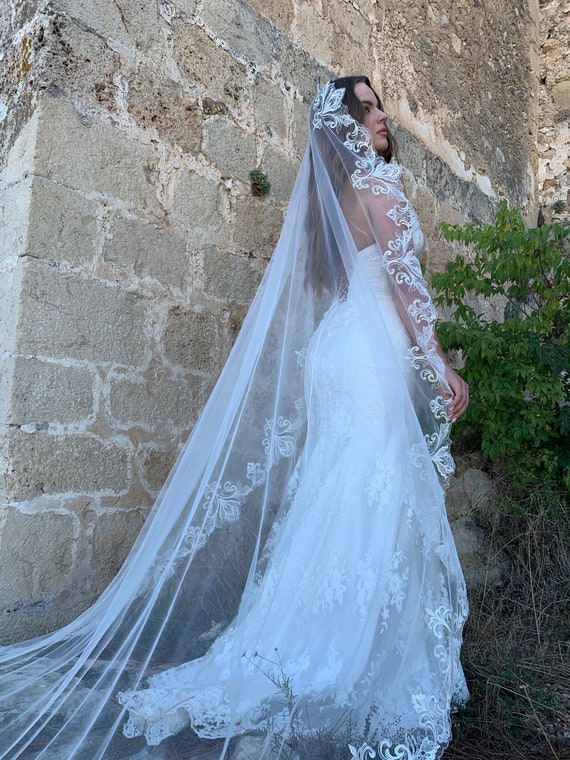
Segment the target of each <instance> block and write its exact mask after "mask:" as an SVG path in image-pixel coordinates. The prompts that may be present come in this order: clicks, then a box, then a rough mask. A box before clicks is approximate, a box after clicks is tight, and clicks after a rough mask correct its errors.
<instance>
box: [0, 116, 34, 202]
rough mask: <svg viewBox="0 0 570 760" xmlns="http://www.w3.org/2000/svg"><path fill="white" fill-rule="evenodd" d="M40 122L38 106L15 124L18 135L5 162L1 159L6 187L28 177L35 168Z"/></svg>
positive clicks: (2, 178) (0, 163) (1, 168)
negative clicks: (24, 118) (27, 116)
mask: <svg viewBox="0 0 570 760" xmlns="http://www.w3.org/2000/svg"><path fill="white" fill-rule="evenodd" d="M24 110H25V109H24ZM38 124H39V110H38V109H37V108H36V109H35V110H33V111H32V113H31V114H29V118H27V119H26V120H25V121H23V123H22V124H18V125H14V131H15V133H16V135H17V137H15V139H14V144H13V145H11V146H9V150H8V155H7V157H6V160H5V163H4V161H0V181H1V182H2V184H3V185H4V186H5V187H6V188H9V187H10V186H12V185H15V184H16V183H18V182H21V181H22V180H23V179H26V178H27V177H28V176H29V174H30V173H31V171H32V170H33V166H34V156H35V150H36V140H37V134H38Z"/></svg>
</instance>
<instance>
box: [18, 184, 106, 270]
mask: <svg viewBox="0 0 570 760" xmlns="http://www.w3.org/2000/svg"><path fill="white" fill-rule="evenodd" d="M97 208H98V204H97V203H96V202H95V201H93V200H89V199H87V198H85V197H84V196H82V195H81V194H80V193H78V192H77V191H75V190H71V189H70V188H68V187H65V186H64V185H60V184H58V183H55V182H51V181H50V180H46V179H44V178H43V177H34V179H33V183H32V189H31V204H30V211H29V225H28V241H27V246H26V253H27V255H29V256H33V257H34V258H38V259H46V260H48V261H67V262H69V263H70V264H74V265H81V264H85V263H88V262H91V261H92V260H93V257H94V256H95V252H96V250H97Z"/></svg>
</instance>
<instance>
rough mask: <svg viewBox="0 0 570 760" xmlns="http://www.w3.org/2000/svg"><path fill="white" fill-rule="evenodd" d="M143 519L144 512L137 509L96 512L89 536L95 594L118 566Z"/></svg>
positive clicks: (116, 571)
mask: <svg viewBox="0 0 570 760" xmlns="http://www.w3.org/2000/svg"><path fill="white" fill-rule="evenodd" d="M144 520H145V515H144V513H143V512H142V511H141V510H138V509H119V510H113V511H109V512H107V513H106V514H102V515H98V516H97V518H96V522H95V525H94V527H93V538H92V540H91V567H92V579H93V585H92V590H93V592H94V593H95V594H100V593H101V592H102V591H103V590H104V589H105V587H106V586H108V585H109V583H110V582H111V581H112V580H113V578H114V577H115V575H116V574H117V573H118V571H119V570H120V568H121V565H122V564H123V562H124V561H125V558H126V556H127V554H128V553H129V551H130V549H131V546H132V545H133V544H134V542H135V539H136V537H137V536H138V534H139V533H140V530H141V528H142V526H143V523H144Z"/></svg>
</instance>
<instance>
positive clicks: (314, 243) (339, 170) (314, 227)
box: [305, 76, 396, 295]
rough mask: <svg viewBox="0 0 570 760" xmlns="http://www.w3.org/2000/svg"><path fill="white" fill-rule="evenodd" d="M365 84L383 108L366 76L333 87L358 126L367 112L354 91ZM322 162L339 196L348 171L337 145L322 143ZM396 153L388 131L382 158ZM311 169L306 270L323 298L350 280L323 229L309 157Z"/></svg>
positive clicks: (322, 213) (329, 235)
mask: <svg viewBox="0 0 570 760" xmlns="http://www.w3.org/2000/svg"><path fill="white" fill-rule="evenodd" d="M359 82H363V83H364V84H365V85H367V86H368V87H370V89H371V90H372V92H373V93H374V95H375V96H376V100H377V101H378V107H379V108H380V109H382V102H381V100H380V98H379V97H378V94H377V93H376V91H375V90H374V88H373V87H372V85H371V84H370V80H369V79H368V77H365V76H353V77H341V78H339V79H334V80H333V85H334V87H335V88H336V89H337V90H338V89H341V88H344V96H343V98H342V102H343V103H344V105H345V106H346V107H347V109H348V112H349V114H350V115H351V116H352V117H353V119H355V120H356V121H357V122H358V123H359V124H363V123H364V116H365V113H366V112H365V110H364V106H363V105H362V103H361V101H360V100H359V98H358V97H357V96H356V93H355V92H354V88H355V86H356V85H357V84H358V83H359ZM322 147H323V154H322V155H323V160H324V161H325V164H327V165H328V170H329V177H330V180H331V184H332V186H333V189H334V192H335V194H336V196H337V198H338V197H340V194H341V192H342V190H343V187H344V181H345V177H346V174H345V171H344V170H343V164H342V160H341V158H340V157H339V156H338V154H337V152H336V150H335V148H334V146H329V145H328V142H327V141H325V142H324V143H323V146H322ZM395 154H396V141H395V139H394V137H393V135H392V134H391V133H390V131H389V130H388V147H387V148H386V150H385V151H383V152H382V153H381V154H380V155H381V156H382V157H383V158H384V160H385V161H386V162H390V161H391V160H392V158H393V157H394V156H395ZM310 165H311V169H310V172H309V187H308V191H309V199H308V206H307V213H306V216H305V232H306V234H307V239H308V245H309V251H308V256H307V261H306V269H305V285H310V286H311V287H312V288H313V290H314V291H315V293H316V294H317V295H321V294H322V292H323V291H325V290H327V291H329V292H330V293H335V292H340V293H342V292H344V291H346V288H347V285H348V281H347V276H346V271H345V268H344V264H343V261H342V256H341V254H340V251H339V250H338V247H337V244H336V241H335V239H334V235H333V233H332V230H331V229H328V228H326V229H323V225H326V224H327V222H326V218H327V217H326V213H325V210H324V209H321V208H319V195H318V193H317V187H316V180H315V174H314V169H313V157H312V155H310Z"/></svg>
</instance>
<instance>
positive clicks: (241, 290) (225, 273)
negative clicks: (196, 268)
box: [204, 245, 261, 306]
mask: <svg viewBox="0 0 570 760" xmlns="http://www.w3.org/2000/svg"><path fill="white" fill-rule="evenodd" d="M204 276H205V284H206V290H207V291H208V292H209V293H210V294H211V295H212V296H214V297H215V298H223V299H225V300H227V301H235V302H236V303H238V304H241V305H243V306H249V304H250V303H251V301H252V299H253V296H254V295H255V291H256V290H257V286H258V285H259V282H260V280H261V272H260V271H259V270H258V269H257V268H254V266H253V265H252V262H251V261H250V260H249V259H246V258H244V257H243V256H237V255H236V254H233V253H228V252H227V251H223V250H220V249H219V248H216V247H215V246H213V245H209V246H206V247H205V249H204Z"/></svg>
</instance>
